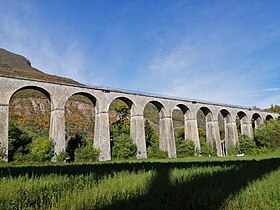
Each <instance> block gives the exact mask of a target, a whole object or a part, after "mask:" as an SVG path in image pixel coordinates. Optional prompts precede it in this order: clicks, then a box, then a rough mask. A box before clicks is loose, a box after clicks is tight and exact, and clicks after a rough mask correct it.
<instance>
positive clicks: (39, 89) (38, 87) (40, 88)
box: [9, 85, 51, 101]
mask: <svg viewBox="0 0 280 210" xmlns="http://www.w3.org/2000/svg"><path fill="white" fill-rule="evenodd" d="M22 90H36V91H39V92H41V93H43V94H44V95H45V96H46V97H47V98H48V99H49V100H50V101H51V94H50V93H49V91H47V90H46V89H45V88H43V87H40V86H36V85H27V86H24V87H21V88H18V89H17V90H15V91H14V92H13V93H12V95H11V96H10V98H9V101H10V100H11V98H12V97H13V96H14V95H15V94H16V93H18V92H19V91H22Z"/></svg>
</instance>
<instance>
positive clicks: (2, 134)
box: [0, 104, 9, 161]
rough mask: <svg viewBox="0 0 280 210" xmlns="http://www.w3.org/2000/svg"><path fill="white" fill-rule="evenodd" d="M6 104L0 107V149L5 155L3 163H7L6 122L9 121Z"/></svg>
mask: <svg viewBox="0 0 280 210" xmlns="http://www.w3.org/2000/svg"><path fill="white" fill-rule="evenodd" d="M8 114H9V106H8V104H1V105H0V147H1V148H2V150H3V151H2V152H4V153H5V155H4V157H3V158H4V161H8V120H9V116H8Z"/></svg>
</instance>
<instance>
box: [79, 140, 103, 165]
mask: <svg viewBox="0 0 280 210" xmlns="http://www.w3.org/2000/svg"><path fill="white" fill-rule="evenodd" d="M98 157H99V151H98V150H97V149H95V148H93V143H92V141H86V143H85V144H84V145H81V146H80V147H78V148H77V149H76V150H75V162H92V161H97V160H98Z"/></svg>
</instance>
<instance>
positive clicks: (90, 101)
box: [65, 92, 97, 162]
mask: <svg viewBox="0 0 280 210" xmlns="http://www.w3.org/2000/svg"><path fill="white" fill-rule="evenodd" d="M95 109H96V98H95V97H94V96H92V95H90V94H88V93H83V92H81V93H75V94H73V95H72V96H71V97H69V98H68V100H67V101H66V103H65V139H66V154H67V156H68V157H69V159H68V160H67V161H69V162H72V161H75V160H76V161H87V160H80V159H79V158H80V155H79V154H78V155H77V156H76V154H77V153H79V152H80V151H79V150H77V149H78V148H83V149H86V148H93V141H94V122H95ZM96 158H97V157H96ZM88 161H90V160H88Z"/></svg>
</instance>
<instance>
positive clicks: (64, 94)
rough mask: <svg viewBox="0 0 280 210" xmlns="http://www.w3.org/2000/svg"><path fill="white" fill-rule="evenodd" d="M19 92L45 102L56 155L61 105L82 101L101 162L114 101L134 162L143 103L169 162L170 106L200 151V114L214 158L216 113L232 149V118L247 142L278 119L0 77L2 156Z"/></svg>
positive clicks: (60, 147) (142, 150) (172, 149)
mask: <svg viewBox="0 0 280 210" xmlns="http://www.w3.org/2000/svg"><path fill="white" fill-rule="evenodd" d="M23 89H35V90H39V91H40V92H42V93H44V94H45V95H46V96H47V97H48V99H49V100H50V102H51V119H50V130H49V137H50V139H52V141H53V144H54V152H55V154H56V155H57V154H59V153H61V152H63V151H65V144H66V143H65V103H66V102H67V100H68V99H69V98H70V97H71V96H73V95H75V94H82V95H84V96H86V97H88V98H89V99H90V100H91V101H92V102H93V103H94V105H95V127H94V147H95V148H97V149H99V150H100V157H99V159H100V160H101V161H106V160H110V159H111V148H110V131H109V106H110V104H111V102H112V101H113V100H115V99H120V100H122V101H124V102H125V103H126V104H127V105H128V106H129V108H130V117H131V118H130V135H131V139H132V140H133V142H134V143H135V144H136V146H137V158H147V151H146V141H145V130H144V115H143V112H144V108H145V106H146V105H147V104H148V103H152V104H153V105H155V107H156V108H157V109H158V111H159V116H160V117H159V139H160V145H159V146H160V148H161V149H162V150H164V151H167V152H168V156H169V158H175V157H176V145H175V139H174V129H173V122H172V111H173V109H174V107H175V106H177V107H179V108H180V109H181V110H182V112H183V114H184V128H185V139H190V140H192V141H193V142H194V144H195V145H196V147H197V148H200V142H199V135H198V127H197V112H198V111H199V110H201V111H202V112H203V113H204V115H205V118H206V142H207V143H208V144H212V145H213V143H215V145H216V147H217V155H218V156H223V155H224V153H223V151H222V147H223V144H222V141H221V137H220V132H219V124H218V115H219V113H220V114H221V115H222V116H223V119H224V125H225V143H224V145H225V148H228V147H229V146H231V145H235V144H236V143H237V141H238V132H237V126H236V118H237V117H239V119H240V123H241V133H243V134H247V135H248V136H250V137H252V136H253V127H257V126H258V125H259V124H260V123H262V122H263V121H264V120H269V119H276V118H278V117H279V115H278V114H275V113H269V112H266V111H262V110H251V109H250V108H246V107H240V106H234V105H227V104H218V103H212V102H203V101H198V100H190V99H183V98H174V97H165V96H158V95H150V94H144V93H136V92H128V91H122V90H114V89H108V88H102V87H92V86H84V85H72V84H61V83H55V82H46V81H40V80H33V79H23V78H15V77H5V76H0V146H1V147H2V148H3V149H4V151H6V153H7V152H8V120H9V102H10V99H11V97H12V96H13V94H15V93H16V92H17V91H20V90H23ZM253 124H254V125H253Z"/></svg>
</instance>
